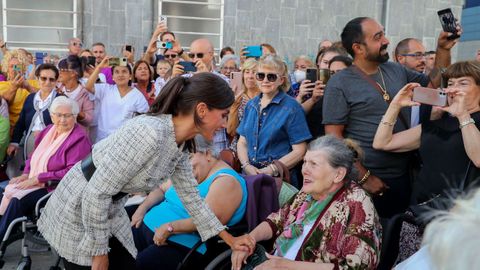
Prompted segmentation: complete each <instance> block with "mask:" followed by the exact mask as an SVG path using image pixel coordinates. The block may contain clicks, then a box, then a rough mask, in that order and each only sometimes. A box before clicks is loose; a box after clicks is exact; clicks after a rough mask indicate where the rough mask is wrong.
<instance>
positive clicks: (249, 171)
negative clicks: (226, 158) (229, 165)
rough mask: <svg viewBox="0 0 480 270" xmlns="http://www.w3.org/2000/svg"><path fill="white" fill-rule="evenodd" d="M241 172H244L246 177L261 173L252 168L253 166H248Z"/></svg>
mask: <svg viewBox="0 0 480 270" xmlns="http://www.w3.org/2000/svg"><path fill="white" fill-rule="evenodd" d="M243 170H244V171H245V173H246V174H247V175H257V174H261V173H262V172H261V171H260V170H259V169H257V168H256V167H255V166H253V165H248V166H246V167H245V168H244V169H243Z"/></svg>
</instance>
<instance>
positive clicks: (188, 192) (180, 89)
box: [38, 73, 254, 270]
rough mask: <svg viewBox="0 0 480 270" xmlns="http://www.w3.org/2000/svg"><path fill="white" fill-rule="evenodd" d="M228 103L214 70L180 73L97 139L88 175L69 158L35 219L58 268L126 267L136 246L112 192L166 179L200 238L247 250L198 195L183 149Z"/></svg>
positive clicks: (221, 116)
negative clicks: (145, 106) (146, 106)
mask: <svg viewBox="0 0 480 270" xmlns="http://www.w3.org/2000/svg"><path fill="white" fill-rule="evenodd" d="M233 101H234V96H233V92H232V90H231V89H230V88H229V86H228V84H227V83H226V82H225V81H223V79H221V78H220V77H218V76H216V75H215V74H211V73H200V74H196V75H194V76H192V77H191V78H184V77H181V76H180V77H178V78H175V79H172V80H171V81H170V82H169V83H168V84H167V85H165V88H164V91H162V92H161V94H160V95H159V97H158V98H157V100H156V102H155V103H154V104H153V105H152V107H151V108H150V112H149V113H148V114H147V115H142V116H138V117H135V118H133V119H131V120H129V121H127V122H126V123H125V124H124V125H123V126H122V127H121V128H119V129H118V130H117V131H116V132H114V133H113V134H111V135H110V136H109V137H107V138H106V139H105V140H102V141H101V142H99V143H97V144H96V145H95V146H94V148H93V151H92V159H93V163H94V164H95V167H96V171H95V172H94V173H93V176H92V177H91V178H90V180H89V181H87V180H86V178H85V176H84V174H83V173H82V169H81V164H80V163H77V164H76V165H75V166H74V167H73V168H72V169H71V170H70V172H69V173H68V174H67V175H66V176H65V177H64V178H63V180H62V181H61V182H60V185H59V186H58V187H57V189H56V191H55V192H54V194H53V195H52V197H51V198H50V199H49V201H48V203H47V205H46V207H45V210H44V211H43V213H42V216H41V218H40V220H39V222H38V226H39V229H40V231H41V233H42V234H43V236H44V237H45V239H46V240H47V241H48V242H49V243H50V245H51V246H52V247H53V248H54V249H55V250H56V251H57V252H58V254H59V255H60V256H61V257H62V258H63V259H64V264H65V268H66V269H90V265H91V269H101V270H104V269H129V268H127V265H129V266H132V268H133V267H134V266H133V265H134V264H133V262H134V260H133V258H135V257H136V254H137V250H136V249H135V245H134V242H133V237H132V231H131V229H130V226H129V224H130V221H129V219H128V217H127V214H126V212H125V210H124V208H123V205H124V203H125V198H123V199H120V200H117V201H114V200H113V199H112V196H115V195H116V194H118V193H119V192H124V193H135V192H142V191H150V190H153V189H154V188H156V187H158V185H159V184H161V183H163V182H164V181H166V179H168V178H170V179H171V180H172V182H173V185H174V186H175V189H176V190H177V192H178V194H179V196H180V199H181V200H182V201H183V204H184V205H185V207H186V208H187V210H188V212H189V213H190V215H191V216H192V217H193V220H194V223H195V225H196V226H197V230H198V232H199V233H200V236H201V237H202V239H203V240H206V239H208V238H210V237H212V236H215V235H219V236H220V237H222V238H223V239H224V240H225V241H226V242H227V243H228V244H229V245H231V246H233V247H236V248H239V247H243V248H244V249H249V248H253V247H254V244H253V243H249V242H237V241H235V239H234V238H233V237H232V236H231V235H229V234H228V233H227V232H226V231H225V230H224V229H225V227H224V226H223V225H222V224H221V223H220V221H219V220H218V219H217V217H216V216H215V215H214V213H213V212H212V211H211V210H210V209H209V208H208V207H207V206H206V204H205V202H204V201H203V200H202V199H201V198H200V196H199V194H198V191H197V189H196V186H197V182H196V181H195V178H194V176H193V173H192V167H191V165H190V163H189V153H188V151H186V150H187V149H188V150H190V151H192V150H193V148H194V145H193V141H192V139H193V137H194V136H195V135H197V134H201V135H203V136H204V137H205V138H207V139H209V140H211V139H212V138H213V135H214V133H215V131H216V130H218V129H220V128H225V126H226V120H227V116H228V110H229V107H230V106H231V104H232V103H233ZM109 242H110V245H109ZM127 251H128V252H127ZM128 253H129V254H130V255H131V256H130V255H125V254H128ZM112 257H115V259H114V260H112V259H111V258H112ZM109 258H110V260H109ZM122 259H123V261H122ZM109 261H110V265H109ZM82 266H84V267H82Z"/></svg>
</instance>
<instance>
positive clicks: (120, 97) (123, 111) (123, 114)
mask: <svg viewBox="0 0 480 270" xmlns="http://www.w3.org/2000/svg"><path fill="white" fill-rule="evenodd" d="M109 59H111V57H105V58H104V59H103V60H102V62H100V64H98V65H97V66H96V67H95V70H94V71H93V73H92V74H91V75H90V78H88V81H87V83H86V84H85V89H87V91H89V92H90V93H92V94H93V95H95V102H96V106H97V107H98V108H97V109H96V113H97V115H96V117H97V134H96V138H95V142H99V141H101V140H103V139H105V138H106V137H107V136H109V135H110V134H111V133H113V131H115V130H116V129H118V128H119V127H120V126H121V125H122V124H123V123H124V122H125V121H126V120H128V119H130V118H132V117H133V116H134V115H135V114H136V113H145V112H147V111H148V103H147V100H146V99H145V97H144V96H143V94H142V93H141V92H140V90H138V89H137V88H135V87H132V86H131V84H132V82H131V80H130V79H131V77H132V68H131V67H130V65H128V64H126V63H125V64H126V65H125V66H112V67H111V69H112V74H113V76H112V77H113V81H114V82H115V84H113V85H111V84H105V83H95V82H96V81H97V78H98V74H99V73H100V72H101V70H102V69H104V68H107V67H109Z"/></svg>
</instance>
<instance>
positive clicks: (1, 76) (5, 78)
mask: <svg viewBox="0 0 480 270" xmlns="http://www.w3.org/2000/svg"><path fill="white" fill-rule="evenodd" d="M6 80H7V77H5V75H3V74H0V82H4V81H6Z"/></svg>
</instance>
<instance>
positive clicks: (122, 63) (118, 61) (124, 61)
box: [108, 57, 128, 67]
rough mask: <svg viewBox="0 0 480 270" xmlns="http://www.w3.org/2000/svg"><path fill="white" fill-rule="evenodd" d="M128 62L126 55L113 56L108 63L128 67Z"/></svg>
mask: <svg viewBox="0 0 480 270" xmlns="http://www.w3.org/2000/svg"><path fill="white" fill-rule="evenodd" d="M127 64H128V61H127V58H126V57H113V58H110V59H109V60H108V65H109V66H112V67H114V66H120V67H126V66H127Z"/></svg>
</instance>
